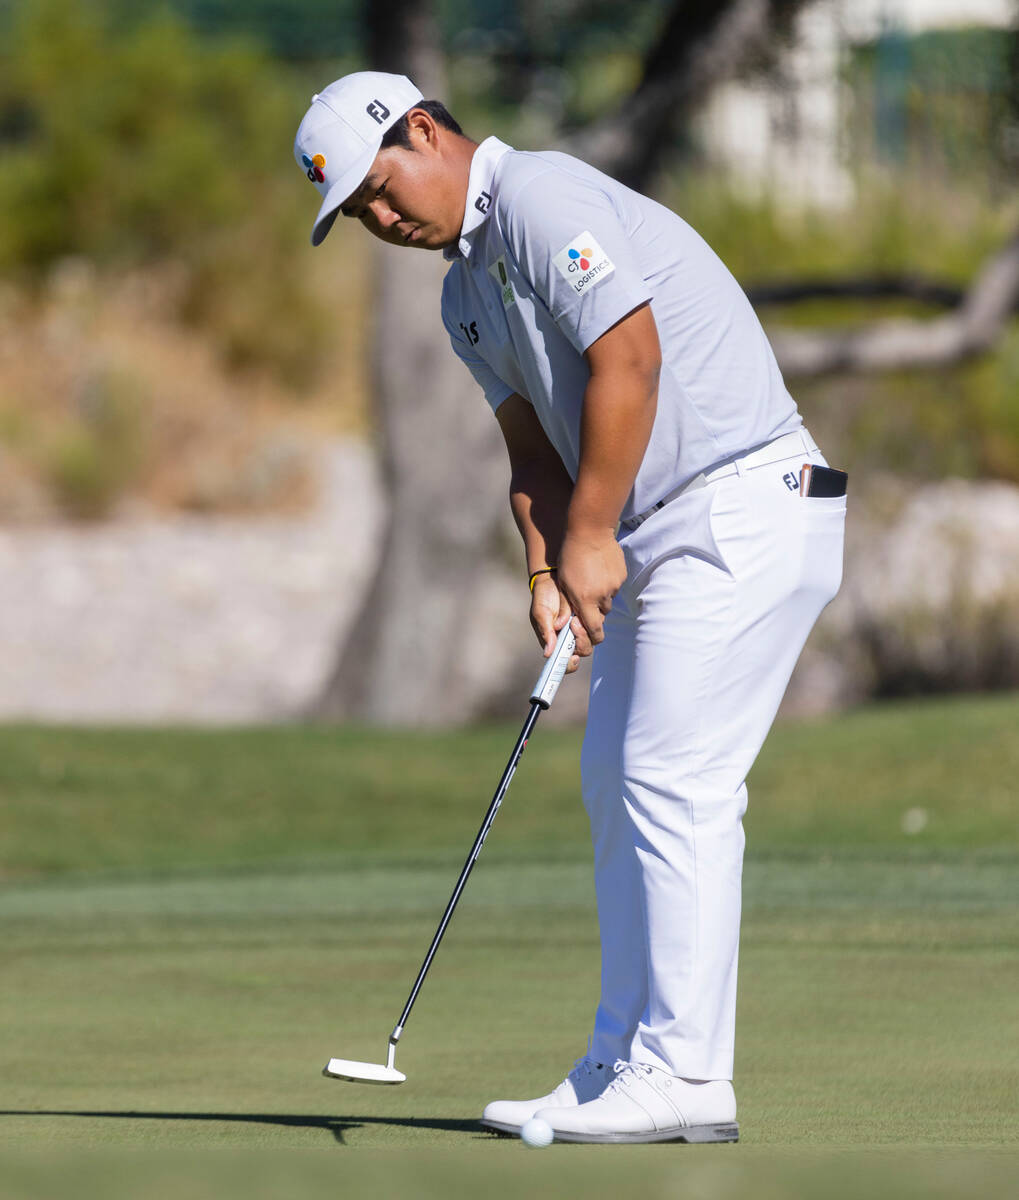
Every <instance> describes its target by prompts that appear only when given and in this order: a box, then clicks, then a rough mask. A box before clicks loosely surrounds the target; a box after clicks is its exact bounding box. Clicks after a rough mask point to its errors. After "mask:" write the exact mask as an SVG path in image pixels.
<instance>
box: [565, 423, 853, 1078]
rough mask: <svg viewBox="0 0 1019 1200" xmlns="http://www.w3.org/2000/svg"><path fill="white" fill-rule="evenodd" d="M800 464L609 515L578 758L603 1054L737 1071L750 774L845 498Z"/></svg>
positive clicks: (833, 555)
mask: <svg viewBox="0 0 1019 1200" xmlns="http://www.w3.org/2000/svg"><path fill="white" fill-rule="evenodd" d="M804 445H805V446H806V445H807V443H806V442H805V443H804ZM804 461H813V462H818V463H822V464H823V463H824V458H823V457H822V456H821V454H820V453H819V452H817V451H816V450H814V451H813V452H810V450H807V449H801V450H800V451H799V453H798V454H796V455H795V457H793V458H791V459H787V460H784V461H781V462H777V463H774V464H771V465H768V466H764V467H757V468H755V469H753V470H743V469H742V464H741V470H740V473H739V474H737V475H733V476H730V477H728V478H725V479H721V480H718V481H716V482H714V483H710V484H708V485H707V486H705V487H703V488H700V489H698V490H696V491H691V492H687V493H685V494H684V495H682V496H680V497H679V498H678V499H676V500H674V501H672V502H671V503H670V504H668V505H666V506H665V507H664V508H662V509H661V510H659V511H658V512H656V513H655V514H654V515H653V516H652V517H650V518H649V519H648V520H647V521H645V522H644V524H642V525H640V526H639V527H638V528H637V529H635V530H633V531H627V530H625V529H621V530H620V539H619V540H620V544H621V546H622V548H623V551H624V553H625V555H626V560H627V566H628V568H629V571H628V576H627V580H626V583H625V584H624V585H623V587H622V589H621V591H620V592H619V593H618V595H617V596H616V598H615V602H614V604H613V606H612V611H611V612H610V613H609V615H608V617H607V619H606V624H605V640H604V642H603V643H602V644H601V645H600V646H598V647H597V649H596V650H595V653H594V658H593V663H592V680H591V704H590V710H589V716H588V722H587V730H586V735H585V739H584V750H583V756H582V774H583V790H584V803H585V806H586V808H587V811H588V815H589V816H590V819H591V834H592V840H593V842H594V858H595V884H596V890H597V896H598V920H599V926H600V930H601V947H602V971H601V999H600V1003H599V1006H598V1011H597V1015H596V1017H595V1026H594V1034H593V1037H592V1041H591V1048H590V1053H591V1054H592V1056H593V1057H594V1058H595V1059H597V1060H598V1061H601V1062H608V1063H611V1062H613V1061H614V1060H615V1059H616V1058H623V1059H627V1060H630V1061H634V1062H644V1063H651V1064H652V1065H654V1066H657V1067H661V1068H663V1069H664V1070H666V1071H669V1072H671V1073H672V1074H674V1075H680V1076H683V1077H684V1078H687V1079H731V1078H732V1065H733V1042H734V1028H735V1017H736V961H737V953H738V947H739V921H740V887H741V876H742V868H743V841H744V838H743V826H742V818H743V814H744V812H745V811H746V801H747V791H746V784H745V780H746V777H747V774H748V772H749V771H750V768H751V766H752V765H753V762H754V759H755V758H756V757H757V753H758V751H759V750H760V748H761V745H762V744H763V742H764V739H765V737H766V736H767V733H768V730H769V728H770V727H771V724H772V721H773V720H774V718H775V713H776V712H777V710H778V706H779V702H780V701H781V699H782V695H783V693H784V692H785V689H786V686H787V684H788V682H789V677H790V675H791V674H792V670H793V666H794V665H795V663H796V660H797V658H798V657H799V654H800V651H801V649H802V648H803V644H804V642H805V641H806V638H807V634H808V633H809V632H810V630H811V627H812V626H813V624H814V622H815V621H816V619H817V617H818V614H819V613H820V612H821V610H822V609H823V608H824V606H825V605H826V604H827V603H828V601H829V600H831V598H832V597H833V596H834V595H835V593H836V592H837V591H838V587H839V584H840V582H841V578H842V543H843V534H844V526H845V511H846V501H845V497H840V498H838V499H819V498H813V497H807V498H803V497H801V496H800V495H799V492H798V491H792V490H790V487H789V482H788V480H787V479H784V478H783V476H787V475H788V473H789V472H790V471H792V472H795V474H796V475H797V476H798V469H799V465H800V463H802V462H804Z"/></svg>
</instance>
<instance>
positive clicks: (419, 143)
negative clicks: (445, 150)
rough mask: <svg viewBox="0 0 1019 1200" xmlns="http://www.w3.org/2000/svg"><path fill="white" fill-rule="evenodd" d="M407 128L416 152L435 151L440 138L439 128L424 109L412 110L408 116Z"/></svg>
mask: <svg viewBox="0 0 1019 1200" xmlns="http://www.w3.org/2000/svg"><path fill="white" fill-rule="evenodd" d="M407 128H408V132H409V133H410V140H411V142H412V143H413V145H414V149H415V150H424V149H426V148H427V149H430V150H434V149H435V147H436V146H437V145H438V142H439V138H440V129H439V126H438V125H436V123H435V122H434V121H433V120H432V118H431V117H430V116H429V115H428V113H426V112H425V110H424V109H423V108H412V109H411V110H410V112H409V113H408V114H407Z"/></svg>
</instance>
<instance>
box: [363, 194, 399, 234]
mask: <svg viewBox="0 0 1019 1200" xmlns="http://www.w3.org/2000/svg"><path fill="white" fill-rule="evenodd" d="M368 211H369V212H370V213H371V215H372V218H373V220H374V221H375V224H376V226H377V227H378V228H379V229H380V230H382V232H383V233H384V232H385V231H386V230H388V229H391V228H392V227H393V226H394V225H396V224H398V223H399V221H400V220H401V217H400V214H399V213H398V212H393V210H392V209H391V208H390V207H389V205H388V204H387V203H386V202H385V201H384V200H382V199H379V200H374V201H372V203H371V204H369V205H368Z"/></svg>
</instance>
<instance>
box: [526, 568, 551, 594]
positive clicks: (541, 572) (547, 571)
mask: <svg viewBox="0 0 1019 1200" xmlns="http://www.w3.org/2000/svg"><path fill="white" fill-rule="evenodd" d="M553 574H555V567H539V568H538V569H537V571H532V572H531V577H530V579H528V581H527V586H528V588H529V589H530V592H531V594H532V595H533V594H534V581H535V580H536V579H537V578H538V576H539V575H553Z"/></svg>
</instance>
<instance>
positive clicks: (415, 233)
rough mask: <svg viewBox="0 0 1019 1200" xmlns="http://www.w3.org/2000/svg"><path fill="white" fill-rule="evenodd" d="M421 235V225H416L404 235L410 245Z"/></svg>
mask: <svg viewBox="0 0 1019 1200" xmlns="http://www.w3.org/2000/svg"><path fill="white" fill-rule="evenodd" d="M420 236H421V228H420V226H418V225H415V226H414V228H413V229H410V230H408V231H407V233H405V234H404V235H403V240H404V241H405V242H406V243H407V244H408V245H409V244H410V243H411V242H416V241H417V240H418V238H419V237H420Z"/></svg>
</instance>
